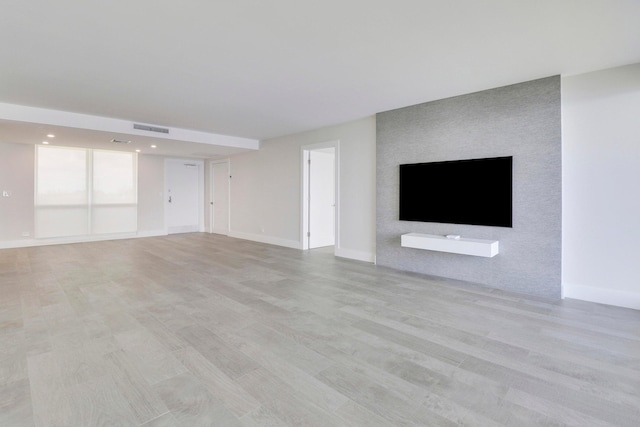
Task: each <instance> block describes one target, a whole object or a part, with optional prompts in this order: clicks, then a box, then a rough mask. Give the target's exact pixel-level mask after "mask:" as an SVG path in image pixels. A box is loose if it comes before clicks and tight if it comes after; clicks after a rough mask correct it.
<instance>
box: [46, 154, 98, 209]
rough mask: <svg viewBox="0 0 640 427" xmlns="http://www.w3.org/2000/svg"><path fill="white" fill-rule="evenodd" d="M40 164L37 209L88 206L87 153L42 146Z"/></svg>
mask: <svg viewBox="0 0 640 427" xmlns="http://www.w3.org/2000/svg"><path fill="white" fill-rule="evenodd" d="M37 161H38V167H37V182H36V204H37V205H38V206H43V205H56V206H60V205H86V203H87V152H86V150H84V149H77V148H61V147H43V146H39V147H38V160H37Z"/></svg>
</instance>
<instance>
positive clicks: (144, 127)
mask: <svg viewBox="0 0 640 427" xmlns="http://www.w3.org/2000/svg"><path fill="white" fill-rule="evenodd" d="M133 128H134V129H138V130H146V131H148V132H158V133H169V129H167V128H161V127H157V126H149V125H141V124H138V123H134V124H133Z"/></svg>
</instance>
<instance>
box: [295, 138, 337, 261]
mask: <svg viewBox="0 0 640 427" xmlns="http://www.w3.org/2000/svg"><path fill="white" fill-rule="evenodd" d="M338 158H339V143H338V141H332V142H327V143H322V144H314V145H308V146H304V147H302V175H303V176H302V187H303V188H302V221H301V222H302V247H303V249H305V250H306V249H315V248H326V249H327V250H332V252H335V246H336V244H337V236H338V229H339V215H338V213H339V206H338V200H339V198H338V188H339V186H338V178H339V168H338V164H339V162H338Z"/></svg>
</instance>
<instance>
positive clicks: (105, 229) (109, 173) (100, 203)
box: [35, 146, 137, 238]
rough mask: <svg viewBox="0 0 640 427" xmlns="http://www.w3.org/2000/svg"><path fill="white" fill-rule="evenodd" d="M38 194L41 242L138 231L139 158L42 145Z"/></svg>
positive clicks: (40, 149) (37, 152)
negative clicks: (53, 238)
mask: <svg viewBox="0 0 640 427" xmlns="http://www.w3.org/2000/svg"><path fill="white" fill-rule="evenodd" d="M35 194H36V200H35V206H36V237H38V238H48V237H69V236H82V235H95V234H108V233H127V232H135V231H136V229H137V155H136V154H135V153H127V152H117V151H103V150H90V149H83V148H70V147H44V146H38V147H37V151H36V191H35Z"/></svg>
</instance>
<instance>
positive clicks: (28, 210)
mask: <svg viewBox="0 0 640 427" xmlns="http://www.w3.org/2000/svg"><path fill="white" fill-rule="evenodd" d="M34 168H35V149H34V146H33V145H29V144H13V143H7V142H0V248H11V247H21V246H35V245H40V244H44V243H56V242H68V241H74V240H95V239H98V238H96V237H90V238H87V239H85V238H73V239H67V238H61V239H47V241H44V240H38V239H34V238H33V235H34V177H35V171H34ZM3 190H6V191H10V192H11V197H1V195H2V191H3ZM23 234H28V236H25V235H23ZM160 234H165V232H164V158H163V157H160V156H147V155H139V156H138V233H137V235H138V236H153V235H160ZM103 238H109V236H101V237H99V239H103Z"/></svg>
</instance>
